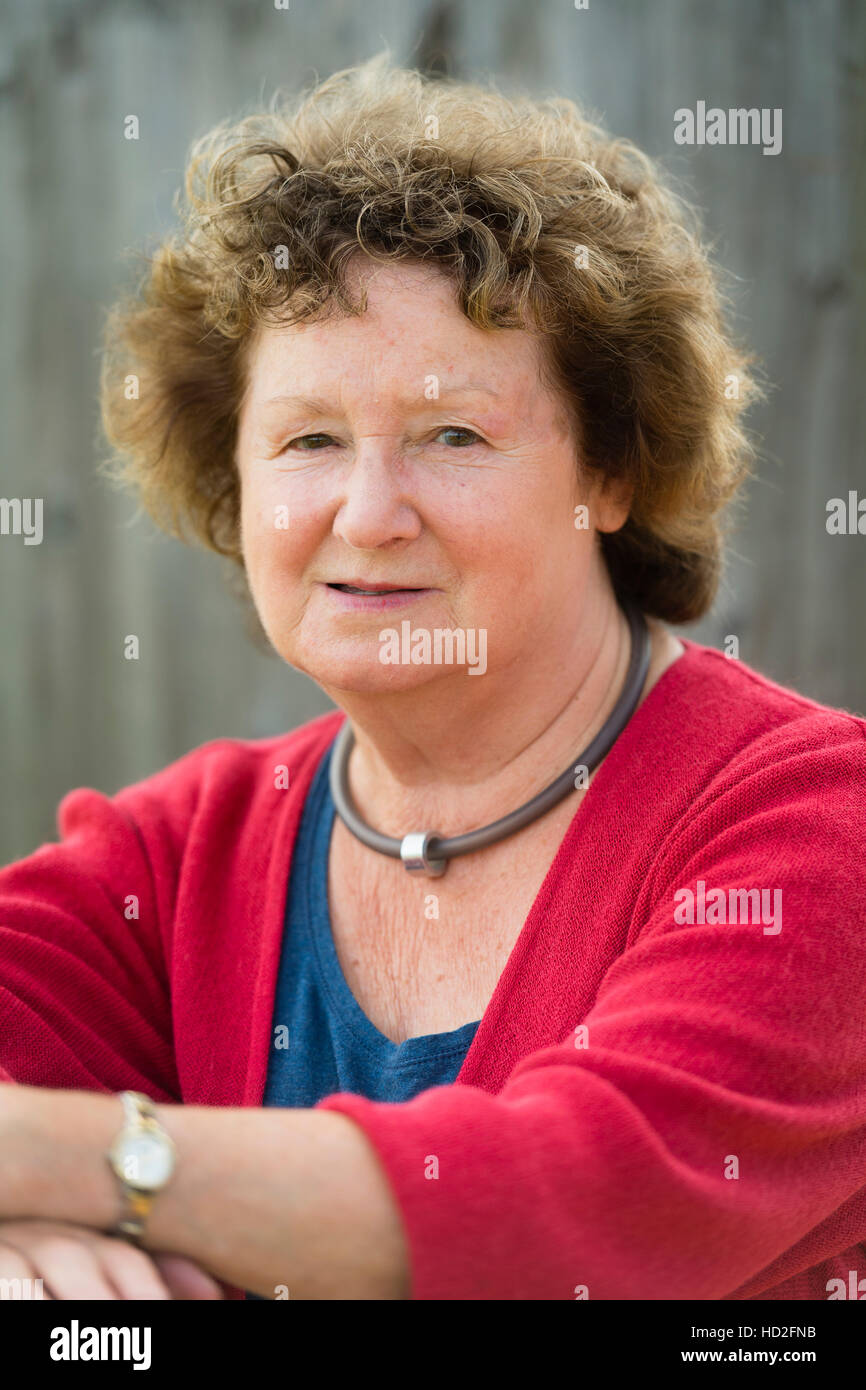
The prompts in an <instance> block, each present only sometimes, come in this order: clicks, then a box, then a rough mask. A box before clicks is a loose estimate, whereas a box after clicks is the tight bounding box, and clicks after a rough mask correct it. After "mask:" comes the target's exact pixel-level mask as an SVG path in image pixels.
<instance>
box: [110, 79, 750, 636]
mask: <svg viewBox="0 0 866 1390" xmlns="http://www.w3.org/2000/svg"><path fill="white" fill-rule="evenodd" d="M185 195H186V196H185V198H183V197H181V196H180V195H179V196H178V199H177V210H178V213H179V216H180V220H181V226H180V230H178V231H175V232H174V233H173V234H171V235H169V236H168V237H167V238H166V239H165V240H164V241H163V242H162V244H161V245H160V246H159V248H158V249H157V250H156V253H155V254H154V255H153V256H152V257H151V258H149V259H148V261H147V268H146V271H145V273H144V275H143V277H142V279H141V281H140V283H139V284H138V286H137V288H136V290H135V291H134V292H133V293H131V294H130V295H128V296H127V297H125V298H124V299H122V300H121V301H119V302H118V303H117V304H115V305H114V306H113V307H112V308H111V309H110V310H109V312H108V316H107V319H106V323H105V328H104V346H103V363H102V378H101V402H102V420H103V427H104V429H105V432H106V435H107V437H108V440H109V442H110V444H111V445H112V446H113V449H114V451H115V453H114V456H113V460H112V462H111V463H110V464H109V467H110V468H111V469H112V471H113V472H114V474H115V476H117V477H120V478H121V479H122V480H124V481H125V482H127V483H131V484H132V485H133V487H134V488H135V489H136V490H137V492H138V495H139V498H140V500H141V502H142V505H143V506H144V507H145V509H146V510H147V511H148V512H149V513H150V514H151V515H152V516H153V517H154V519H155V520H156V521H157V522H158V523H159V524H160V525H162V526H163V527H164V528H165V529H166V530H168V531H169V532H170V533H171V534H174V535H176V536H179V537H181V538H182V539H193V540H198V541H200V542H202V543H204V544H205V545H206V546H208V547H210V548H211V549H213V550H216V551H218V552H220V553H221V554H223V555H227V556H230V557H231V558H232V559H233V560H235V561H237V562H238V564H239V565H240V566H241V567H243V556H242V553H241V548H240V526H239V516H240V484H239V479H238V473H237V468H236V465H235V445H236V435H237V418H238V414H239V409H240V405H241V402H242V400H243V395H244V391H245V389H246V382H247V366H248V356H249V353H248V348H249V345H250V343H251V341H252V340H253V339H254V336H255V330H256V328H257V327H258V326H259V325H261V324H279V323H291V322H297V321H299V320H302V319H305V318H311V317H313V316H315V315H317V314H320V313H324V312H331V311H334V310H336V311H338V312H342V313H346V314H354V313H361V312H363V309H364V296H363V294H362V296H361V299H360V300H359V301H357V302H356V301H354V300H353V299H352V298H351V296H350V294H349V291H348V288H347V277H346V274H345V272H346V267H347V264H348V262H349V261H350V260H351V258H352V257H354V256H357V255H358V253H359V252H363V253H366V254H367V255H369V256H372V257H374V258H384V259H402V258H413V259H415V260H418V261H423V262H425V263H427V264H433V265H435V266H438V267H440V268H441V269H442V270H444V271H445V272H447V273H448V275H449V276H450V277H451V278H452V281H453V284H454V288H455V293H456V298H457V303H458V304H459V307H460V309H461V311H462V312H463V313H464V314H465V315H466V316H467V317H468V318H469V319H470V321H471V322H473V323H474V324H476V325H478V326H479V327H481V328H495V327H498V328H526V327H530V328H532V329H534V330H535V331H537V332H538V333H539V334H540V335H541V336H542V339H543V341H544V344H545V348H546V362H547V364H548V368H549V372H550V380H551V383H552V384H553V385H554V386H555V387H556V388H557V389H558V390H559V391H560V392H561V393H562V399H563V400H564V402H565V403H566V405H567V407H568V409H569V415H570V418H571V420H572V422H573V424H574V426H575V430H576V435H575V438H576V439H577V440H579V444H580V462H581V466H582V467H584V468H587V469H595V470H600V471H601V472H603V473H604V474H606V475H611V476H615V477H616V478H619V479H623V480H625V481H627V482H628V483H630V484H631V486H632V488H633V493H632V504H631V509H630V514H629V517H628V520H627V521H626V523H625V525H624V526H623V527H622V528H621V529H620V530H619V531H617V532H615V533H611V534H605V535H603V536H602V542H601V543H602V546H603V549H604V554H605V558H606V561H607V565H608V569H609V572H610V575H611V579H612V582H613V585H614V588H615V590H616V592H617V593H618V594H619V595H620V597H622V598H629V599H631V600H633V601H635V602H637V603H638V605H639V606H640V607H641V608H642V609H643V611H644V612H646V613H649V614H652V615H655V616H656V617H658V618H661V619H663V620H666V621H668V622H674V623H684V622H690V621H692V620H694V619H696V618H699V617H700V616H702V614H704V613H705V612H706V611H707V610H708V608H709V607H710V605H711V603H712V601H713V598H714V596H715V593H716V590H717V587H718V583H719V579H720V575H721V567H722V561H723V554H724V534H725V525H724V520H723V516H722V513H723V509H724V508H725V506H726V504H728V503H729V502H730V501H731V499H732V498H733V497H734V495H735V494H736V492H737V490H738V489H739V487H740V485H741V484H742V482H743V481H744V479H745V478H746V477H747V476H748V474H749V473H750V471H751V468H752V463H753V459H754V455H755V448H754V445H753V444H752V442H751V440H750V438H749V436H748V435H747V434H746V432H745V430H744V429H743V426H742V414H743V411H744V410H745V408H746V407H747V405H748V404H749V402H750V401H751V400H752V399H754V398H755V397H756V396H758V397H760V396H762V395H763V394H764V393H763V391H762V389H761V387H760V386H759V384H758V382H757V377H756V373H755V371H754V370H753V367H754V362H755V359H754V357H753V356H752V355H751V354H749V353H747V352H746V351H745V350H743V349H742V348H740V347H738V346H736V345H735V343H734V341H733V339H732V337H731V335H730V333H729V331H728V330H727V328H726V325H725V314H726V309H727V305H726V302H725V298H724V296H723V294H722V292H721V289H720V281H721V272H720V270H719V269H718V268H716V267H714V266H713V264H712V263H711V260H710V254H709V251H708V249H707V246H706V244H705V241H704V239H703V237H702V232H701V227H700V223H699V218H698V214H697V212H696V210H695V209H694V208H693V207H692V206H691V205H690V203H689V202H688V201H686V200H685V199H684V198H682V197H681V196H679V195H678V194H677V193H675V192H674V191H673V190H672V189H671V188H670V187H669V186H668V185H667V184H666V183H665V181H664V179H663V178H662V176H661V174H660V173H659V171H658V169H657V168H656V166H655V165H654V163H653V162H652V161H651V160H650V159H649V158H648V157H647V156H646V155H645V154H643V153H642V152H641V151H640V150H639V149H637V148H636V146H635V145H633V144H632V143H631V142H630V141H628V140H625V139H614V138H611V137H610V136H609V135H608V134H606V133H605V131H604V130H603V129H601V127H600V126H598V125H596V124H593V123H591V122H590V121H589V120H588V119H587V118H586V117H585V115H584V114H582V112H581V111H580V109H579V108H578V106H577V105H576V104H575V103H574V102H572V101H569V100H565V99H557V98H550V99H546V100H535V99H532V98H530V97H528V96H514V97H507V96H505V95H503V94H502V93H500V92H499V91H498V90H496V89H495V88H494V87H493V86H492V85H489V86H481V85H476V84H472V83H467V82H462V81H458V80H455V79H450V78H442V77H438V76H427V75H424V74H422V73H419V72H414V71H408V70H405V69H401V68H396V67H393V66H392V65H391V62H390V58H389V56H388V54H387V53H385V54H380V55H378V56H377V57H375V58H373V59H371V60H370V61H369V62H366V63H364V64H361V65H359V66H357V67H352V68H347V69H344V70H343V71H341V72H338V73H335V74H334V75H333V76H331V77H330V78H328V79H327V80H325V81H324V82H322V83H320V84H319V85H317V86H315V87H314V88H313V89H312V90H311V91H307V92H306V93H303V94H302V95H301V96H300V97H299V98H295V99H294V100H293V101H291V102H289V101H287V100H286V98H285V97H284V96H283V95H282V94H278V96H277V97H275V98H274V100H273V101H272V102H271V103H270V106H269V108H268V109H267V110H265V111H256V112H253V113H252V114H247V115H244V116H241V117H240V118H239V119H237V120H229V121H225V122H222V123H220V124H219V125H218V126H216V127H215V128H214V129H213V130H212V131H210V132H209V133H208V134H207V135H205V136H203V137H202V138H200V139H199V140H197V141H196V142H195V143H194V145H193V147H192V151H191V154H190V159H189V163H188V166H187V171H186V178H185ZM130 382H135V383H136V385H135V386H133V387H132V389H131V388H130Z"/></svg>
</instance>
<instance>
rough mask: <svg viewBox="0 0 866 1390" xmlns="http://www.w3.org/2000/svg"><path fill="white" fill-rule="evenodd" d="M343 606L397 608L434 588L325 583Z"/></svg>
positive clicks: (430, 591) (374, 608)
mask: <svg viewBox="0 0 866 1390" xmlns="http://www.w3.org/2000/svg"><path fill="white" fill-rule="evenodd" d="M324 587H325V588H326V589H328V590H329V591H330V593H331V594H333V595H334V597H335V599H336V601H337V603H338V604H339V605H340V607H341V608H366V609H373V610H376V609H379V608H396V607H399V606H400V605H402V604H404V603H411V602H413V601H414V600H416V599H419V598H422V597H423V596H424V595H425V594H429V593H432V592H433V591H432V589H424V588H410V587H400V586H398V585H391V584H363V585H362V584H336V583H334V584H325V585H324Z"/></svg>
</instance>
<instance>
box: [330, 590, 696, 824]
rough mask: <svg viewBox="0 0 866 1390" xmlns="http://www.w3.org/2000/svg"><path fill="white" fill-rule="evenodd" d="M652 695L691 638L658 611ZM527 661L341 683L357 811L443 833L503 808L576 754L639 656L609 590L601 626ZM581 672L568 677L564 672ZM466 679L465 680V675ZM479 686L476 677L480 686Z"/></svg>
mask: <svg viewBox="0 0 866 1390" xmlns="http://www.w3.org/2000/svg"><path fill="white" fill-rule="evenodd" d="M649 626H650V637H651V656H650V669H649V671H648V673H647V679H646V681H645V683H644V688H643V691H642V695H641V700H643V699H645V698H646V696H647V694H648V693H649V691H650V689H651V688H652V686H653V685H654V684H655V682H656V681H657V680H658V679H659V677H660V676H661V674H662V673H663V671H664V670H666V669H667V667H668V666H670V665H671V664H672V662H673V661H675V660H676V659H677V657H678V656H680V655H681V654H682V652H683V647H682V645H681V644H680V643H679V642H678V641H677V640H676V638H674V637H673V636H672V635H671V634H670V633H668V632H667V630H666V629H665V628H664V627H663V626H662V625H661V624H660V623H656V622H653V621H651V622H650V624H649ZM567 648H568V643H563V647H562V648H560V649H559V650H558V651H557V652H555V653H553V656H554V659H553V660H552V661H551V660H547V661H546V662H545V661H544V659H543V658H542V657H541V656H540V655H538V654H536V653H534V654H533V655H532V657H531V659H528V660H527V661H525V662H524V663H523V664H522V666H521V668H520V670H519V671H518V672H517V673H515V675H514V678H513V679H512V678H511V675H512V673H506V674H505V675H500V674H499V673H497V672H495V671H493V670H490V671H488V673H487V675H486V677H485V678H484V680H483V681H482V680H481V679H480V678H479V679H478V680H477V681H476V680H472V679H470V678H468V677H467V675H466V673H465V672H461V673H459V674H458V675H449V676H448V677H447V678H446V679H447V680H448V681H452V682H454V687H455V688H454V692H453V695H452V693H451V691H448V690H447V689H446V688H445V684H444V681H436V682H428V683H426V684H425V685H424V686H423V687H421V688H420V689H419V690H417V691H409V692H402V693H401V694H400V695H397V696H393V695H385V696H383V695H373V696H371V695H366V694H365V695H363V696H356V695H354V694H346V692H339V694H337V693H334V696H333V698H335V699H336V700H337V701H338V703H339V704H340V705H341V707H342V708H343V709H345V711H346V713H347V715H348V717H349V718H350V720H351V721H352V726H353V729H354V732H355V739H356V743H355V747H354V749H353V751H352V756H351V759H350V763H349V785H350V789H351V793H352V798H353V800H354V802H355V805H356V806H357V808H358V810H359V812H360V814H361V815H362V816H363V818H364V819H365V820H366V821H367V822H368V823H369V824H371V825H374V826H375V827H376V828H377V829H378V830H381V831H382V832H383V833H385V834H390V835H396V836H402V835H403V834H405V833H406V831H407V830H409V829H432V830H436V831H438V832H439V833H440V834H442V835H447V836H450V835H459V834H461V833H463V832H464V831H467V830H470V829H473V828H475V827H477V826H479V825H484V824H487V823H488V822H490V821H492V820H496V819H497V818H498V817H499V816H501V815H504V814H506V813H507V812H508V811H510V810H513V809H514V808H515V807H516V806H518V805H521V804H522V803H523V802H525V801H527V800H529V798H530V797H532V796H534V795H535V794H536V793H537V792H539V791H541V790H542V789H543V788H544V787H545V786H547V785H548V784H549V783H550V782H552V781H553V779H554V778H555V777H557V776H559V775H560V774H561V773H562V772H563V771H564V769H565V768H566V767H568V765H569V761H570V760H572V759H573V760H574V762H575V763H577V762H578V760H579V755H580V752H581V750H582V749H584V748H586V747H587V746H588V745H589V743H590V742H591V740H592V739H593V738H594V737H595V735H596V734H597V733H598V732H599V730H600V729H601V728H602V727H603V725H604V723H605V721H606V720H607V719H608V717H609V716H610V714H611V712H612V710H613V708H614V706H615V705H616V702H617V699H618V698H619V695H620V692H621V690H622V686H623V682H624V680H625V675H626V671H627V669H628V664H629V660H630V656H631V642H630V637H629V630H628V624H627V622H626V619H625V617H624V615H623V613H622V611H621V609H620V608H619V606H618V605H617V604H616V602H615V601H613V598H612V597H611V601H610V604H609V606H608V607H607V609H606V610H605V613H604V617H603V619H602V620H601V621H598V620H596V621H595V623H594V624H593V625H592V631H590V632H589V633H587V634H586V635H585V636H581V637H579V638H577V640H572V643H571V658H570V659H569V657H568V656H567V655H566V650H567ZM569 672H573V673H575V674H574V676H573V677H572V680H571V681H570V682H568V683H567V682H566V680H565V673H569ZM458 682H461V684H459V685H458ZM472 687H475V689H474V690H473V689H472Z"/></svg>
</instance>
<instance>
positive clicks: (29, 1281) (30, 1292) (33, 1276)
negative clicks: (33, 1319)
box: [0, 1241, 48, 1300]
mask: <svg viewBox="0 0 866 1390" xmlns="http://www.w3.org/2000/svg"><path fill="white" fill-rule="evenodd" d="M0 1280H3V1281H4V1282H3V1284H2V1288H3V1293H4V1297H9V1298H13V1299H14V1298H16V1297H20V1298H21V1299H24V1298H28V1299H30V1298H32V1299H35V1300H41V1299H45V1298H47V1297H48V1295H47V1294H46V1292H45V1289H44V1286H42V1287H40V1283H39V1275H38V1274H37V1272H36V1270H35V1269H34V1268H33V1266H32V1264H31V1263H30V1261H29V1260H28V1258H27V1256H26V1255H25V1254H23V1252H22V1251H21V1250H16V1248H15V1246H14V1245H7V1244H6V1243H5V1242H3V1241H0ZM13 1281H14V1282H13ZM10 1289H11V1292H9V1290H10Z"/></svg>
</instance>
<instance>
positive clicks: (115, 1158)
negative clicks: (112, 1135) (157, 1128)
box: [112, 1134, 174, 1192]
mask: <svg viewBox="0 0 866 1390" xmlns="http://www.w3.org/2000/svg"><path fill="white" fill-rule="evenodd" d="M112 1162H113V1165H114V1170H115V1172H116V1173H118V1174H119V1175H120V1176H121V1177H122V1178H123V1180H124V1181H125V1182H128V1183H129V1185H130V1186H131V1187H140V1188H143V1189H144V1190H145V1191H146V1192H151V1191H156V1190H157V1189H158V1188H160V1187H162V1185H163V1184H164V1183H166V1182H167V1181H168V1179H169V1178H170V1177H171V1174H172V1170H173V1168H174V1151H173V1149H172V1148H171V1147H170V1145H168V1144H167V1143H166V1142H165V1140H164V1139H162V1138H160V1137H159V1135H156V1134H129V1135H125V1136H122V1137H121V1138H120V1139H118V1141H117V1143H116V1144H115V1145H114V1148H113V1149H112Z"/></svg>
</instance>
